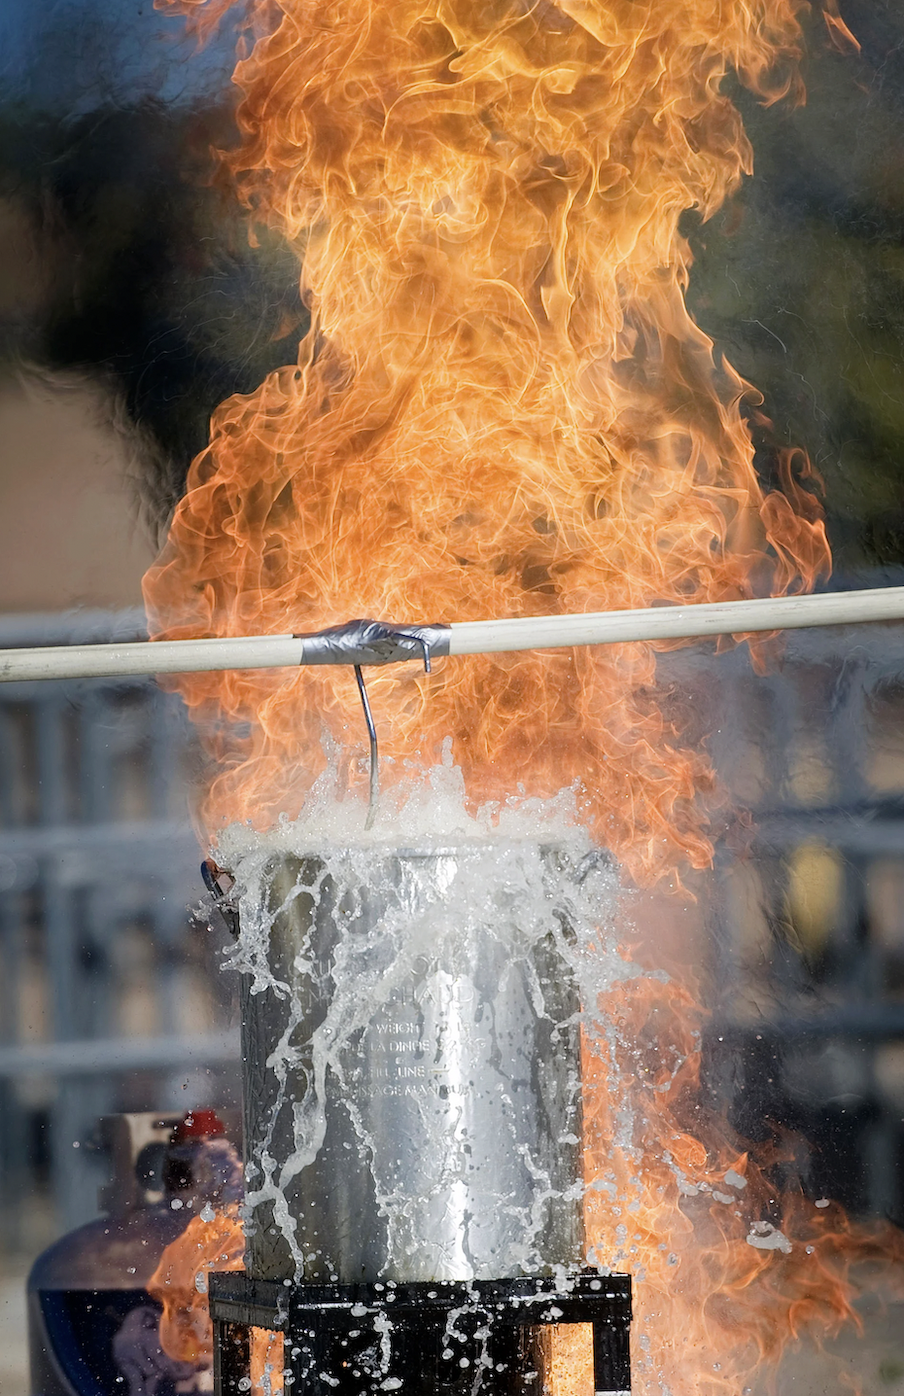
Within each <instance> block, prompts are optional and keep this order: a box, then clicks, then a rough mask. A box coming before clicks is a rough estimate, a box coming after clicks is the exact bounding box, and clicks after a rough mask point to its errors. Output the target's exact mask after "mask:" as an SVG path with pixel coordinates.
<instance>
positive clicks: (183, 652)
mask: <svg viewBox="0 0 904 1396" xmlns="http://www.w3.org/2000/svg"><path fill="white" fill-rule="evenodd" d="M303 649H304V646H303V643H302V641H301V640H298V639H296V638H295V636H294V635H245V636H242V637H241V638H239V639H225V640H160V641H157V642H151V641H149V640H135V641H133V642H131V643H129V644H124V645H49V646H42V647H41V648H40V649H15V650H0V682H10V681H13V680H14V681H18V682H28V681H30V680H33V679H114V678H123V677H125V676H126V675H131V674H191V673H201V672H202V671H204V670H210V669H278V668H281V667H285V666H287V665H290V666H293V667H296V668H297V666H298V665H299V664H300V663H301V662H302V653H303Z"/></svg>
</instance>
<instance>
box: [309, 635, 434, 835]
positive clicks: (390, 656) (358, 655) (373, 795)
mask: <svg viewBox="0 0 904 1396" xmlns="http://www.w3.org/2000/svg"><path fill="white" fill-rule="evenodd" d="M365 627H366V629H367V631H368V632H370V633H369V634H368V633H366V632H365ZM432 629H434V627H428V626H419V627H417V628H416V629H414V628H412V629H404V628H403V627H401V626H394V625H383V624H382V623H381V622H378V621H351V622H350V624H349V625H346V626H338V627H337V628H336V630H334V631H333V632H332V634H331V637H330V644H331V647H332V649H333V652H334V653H335V650H336V647H337V646H338V648H339V649H340V650H342V649H343V648H344V649H345V652H346V653H347V655H348V658H349V659H352V660H353V662H354V669H355V682H356V683H357V685H358V693H359V694H360V696H361V706H362V708H363V709H364V721H365V723H366V724H367V738H368V744H369V748H370V789H369V793H368V800H367V818H366V819H365V821H364V828H365V829H368V830H369V829H372V828H373V826H374V821H375V820H376V817H377V806H378V804H379V800H380V749H379V745H378V742H377V728H376V724H375V723H374V715H373V712H372V710H371V706H370V699H369V698H368V696H367V689H366V687H365V685H364V674H363V673H362V670H361V665H362V664H368V663H369V664H391V663H397V662H398V660H399V659H412V658H413V657H414V655H413V654H412V651H413V650H414V649H420V651H421V655H422V657H423V661H424V673H425V674H429V673H430V649H431V634H430V631H431V630H432Z"/></svg>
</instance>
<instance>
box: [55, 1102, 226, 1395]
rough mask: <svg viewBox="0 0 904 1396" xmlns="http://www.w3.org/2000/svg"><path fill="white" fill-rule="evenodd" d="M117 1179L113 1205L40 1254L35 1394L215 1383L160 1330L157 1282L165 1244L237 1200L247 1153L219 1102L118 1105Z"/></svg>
mask: <svg viewBox="0 0 904 1396" xmlns="http://www.w3.org/2000/svg"><path fill="white" fill-rule="evenodd" d="M101 1125H102V1129H103V1132H104V1134H105V1135H106V1138H107V1142H108V1143H109V1144H110V1146H111V1148H112V1154H113V1160H114V1180H113V1184H112V1186H111V1187H110V1188H109V1189H105V1190H103V1194H102V1200H101V1205H102V1206H103V1205H106V1206H107V1207H108V1208H109V1214H108V1215H107V1216H104V1217H100V1218H98V1220H97V1221H93V1222H89V1223H88V1224H87V1225H86V1226H80V1227H79V1228H78V1229H77V1230H75V1231H71V1232H69V1234H68V1235H67V1236H63V1237H62V1238H61V1239H60V1240H59V1241H56V1242H55V1243H54V1244H53V1245H52V1246H50V1247H49V1248H48V1249H47V1250H46V1251H44V1252H43V1254H42V1255H40V1256H38V1258H37V1260H36V1261H35V1263H34V1265H33V1266H32V1270H31V1274H30V1275H29V1277H28V1340H29V1355H30V1365H31V1393H32V1396H190V1394H191V1393H198V1392H208V1391H211V1390H212V1389H213V1380H212V1373H211V1371H210V1368H209V1367H206V1366H204V1367H202V1366H197V1365H195V1364H192V1363H187V1362H179V1361H176V1360H175V1359H174V1358H171V1357H169V1356H168V1355H167V1353H165V1352H164V1351H163V1349H162V1348H161V1346H160V1341H159V1332H158V1330H159V1322H160V1314H161V1309H160V1306H159V1304H157V1303H156V1302H155V1300H153V1299H152V1298H151V1296H150V1295H149V1294H148V1292H147V1288H146V1286H147V1282H148V1280H149V1279H150V1277H151V1275H152V1274H153V1272H154V1270H155V1269H156V1267H157V1264H158V1262H159V1260H160V1257H161V1255H162V1253H163V1251H164V1249H165V1248H166V1247H167V1246H168V1245H169V1244H170V1242H171V1241H174V1240H175V1239H176V1237H177V1236H179V1235H181V1233H182V1232H183V1231H184V1230H185V1228H186V1226H187V1225H188V1223H189V1222H190V1221H191V1219H192V1217H193V1216H194V1215H195V1214H196V1212H198V1211H199V1210H200V1209H201V1208H203V1207H204V1206H205V1205H207V1204H210V1205H213V1206H214V1207H216V1206H219V1205H223V1204H225V1203H227V1202H234V1201H237V1200H238V1199H239V1198H240V1197H241V1193H242V1172H241V1162H240V1160H239V1157H238V1154H237V1152H236V1150H235V1148H234V1147H233V1145H232V1144H231V1143H230V1142H229V1141H228V1140H227V1139H226V1137H225V1127H224V1125H223V1122H222V1120H221V1119H220V1118H219V1116H218V1115H216V1114H215V1113H214V1112H213V1111H212V1110H197V1111H193V1112H192V1111H190V1112H188V1113H187V1114H186V1115H184V1116H182V1117H181V1118H180V1117H179V1116H172V1117H165V1116H160V1115H150V1114H132V1115H119V1116H106V1117H105V1118H104V1119H103V1120H102V1122H101Z"/></svg>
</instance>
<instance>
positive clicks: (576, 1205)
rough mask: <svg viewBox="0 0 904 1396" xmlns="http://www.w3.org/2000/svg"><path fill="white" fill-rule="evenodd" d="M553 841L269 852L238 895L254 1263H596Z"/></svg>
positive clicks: (560, 863)
mask: <svg viewBox="0 0 904 1396" xmlns="http://www.w3.org/2000/svg"><path fill="white" fill-rule="evenodd" d="M568 875H569V862H568V858H567V857H566V856H565V855H564V854H562V853H561V852H559V851H557V850H550V849H545V850H541V849H539V848H538V847H537V846H536V845H519V844H517V843H514V842H510V843H506V842H504V841H500V842H499V844H498V845H497V844H495V843H494V842H492V841H490V840H487V841H486V842H481V843H473V844H468V843H464V842H462V843H461V844H460V845H459V846H456V847H449V848H442V849H435V848H434V849H425V850H418V849H405V850H391V851H382V852H379V853H374V852H373V851H370V852H368V853H367V854H366V856H365V854H364V853H363V852H362V851H361V850H359V851H357V852H356V851H354V850H350V851H349V852H348V853H347V854H331V855H330V856H329V857H320V856H317V857H315V856H311V857H305V858H300V857H293V856H280V857H278V858H275V859H274V860H272V862H271V863H270V865H269V866H268V868H267V870H266V874H265V877H264V879H263V881H262V883H261V885H260V886H259V887H258V890H257V893H256V894H246V895H245V897H244V900H243V901H242V903H241V904H240V915H241V918H242V924H243V938H247V936H248V935H249V928H250V927H252V926H253V927H255V928H257V929H256V930H255V931H254V934H256V935H258V936H259V937H260V938H261V939H259V941H258V946H259V949H260V948H262V949H265V951H266V959H267V963H268V965H269V970H270V972H271V974H272V981H273V982H271V983H269V984H268V985H266V986H264V985H263V983H262V981H261V979H260V977H258V981H257V983H256V985H255V984H253V983H252V980H251V978H250V976H247V977H246V978H245V983H244V1001H243V1012H242V1032H243V1055H244V1061H245V1067H244V1070H245V1077H244V1096H245V1104H244V1108H245V1150H246V1176H247V1183H248V1209H249V1220H248V1230H249V1233H250V1234H249V1241H248V1252H247V1264H248V1268H249V1272H250V1273H251V1275H252V1276H254V1277H256V1278H269V1279H273V1278H278V1279H299V1280H300V1279H309V1280H313V1279H318V1280H324V1279H329V1278H336V1279H338V1280H340V1281H342V1282H346V1283H347V1282H352V1281H355V1280H364V1281H370V1282H373V1281H377V1280H393V1281H400V1282H402V1281H422V1280H469V1279H486V1278H499V1277H503V1276H514V1275H518V1274H524V1273H529V1274H530V1273H533V1274H541V1273H548V1272H549V1271H550V1270H551V1269H553V1268H554V1267H557V1266H561V1265H565V1266H571V1265H575V1264H579V1263H581V1258H582V1244H581V1243H582V1225H581V1210H582V1208H581V1190H582V1189H581V1177H582V1174H581V1158H580V1142H579V1141H580V1134H581V1129H580V1072H579V1027H578V1020H577V1013H578V1001H577V993H576V989H575V985H574V980H573V977H572V972H571V969H570V967H569V964H568V959H567V954H566V953H565V952H566V951H567V946H568V938H569V929H568V925H567V919H566V918H565V917H564V916H563V915H562V913H561V911H560V910H559V909H558V907H557V891H556V889H557V888H558V887H559V886H560V885H561V883H562V880H563V878H567V877H568Z"/></svg>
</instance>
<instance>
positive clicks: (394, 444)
mask: <svg viewBox="0 0 904 1396" xmlns="http://www.w3.org/2000/svg"><path fill="white" fill-rule="evenodd" d="M158 3H160V4H161V5H163V6H164V7H169V8H172V9H179V10H181V11H182V12H183V13H186V12H187V13H189V14H193V15H194V16H195V17H196V20H197V22H198V24H199V25H200V26H201V27H202V28H203V26H204V24H205V23H206V24H210V23H212V22H213V21H214V20H215V18H216V16H217V14H218V13H221V12H222V11H223V10H224V9H225V8H227V6H225V5H224V4H223V3H222V2H220V3H217V4H215V5H214V6H213V8H212V9H211V10H209V11H207V12H205V11H204V10H203V5H202V0H158ZM803 8H804V7H803V5H802V3H800V2H799V0H749V3H742V2H739V3H737V4H731V5H725V4H722V3H720V0H662V3H657V4H656V5H638V4H635V3H633V0H632V2H631V3H629V0H616V3H611V0H605V3H604V0H559V3H552V0H535V3H530V4H529V3H522V0H489V2H488V3H481V4H475V3H474V0H434V3H430V4H427V5H424V4H423V3H421V0H418V3H413V0H393V3H392V4H388V3H386V4H379V3H374V0H343V3H338V2H337V3H330V4H327V5H323V4H316V5H315V4H312V3H310V0H279V3H277V4H273V3H271V2H270V0H253V2H252V3H251V4H250V6H249V24H250V25H251V26H252V27H255V26H256V30H257V33H258V39H257V42H256V44H255V45H254V47H253V48H252V49H251V51H250V53H249V54H248V56H247V57H246V58H244V59H243V60H242V61H241V62H240V63H239V64H238V67H237V69H236V74H235V81H236V83H237V84H238V86H239V89H240V91H241V94H242V98H241V103H240V106H239V124H240V127H241V131H242V136H243V139H242V142H241V144H240V146H239V147H238V149H237V150H235V151H233V152H230V153H228V154H226V155H224V157H223V159H224V162H225V164H226V166H227V167H228V168H229V170H230V171H231V172H232V175H233V177H234V179H235V183H236V187H237V189H238V192H239V194H240V196H241V198H242V199H243V200H244V201H245V203H246V204H247V206H248V208H249V209H250V210H251V212H252V215H253V217H254V218H255V219H257V220H260V221H262V222H265V223H268V224H270V225H271V226H273V227H274V228H276V229H278V230H279V231H280V232H281V233H282V234H283V236H284V237H285V238H287V239H288V240H289V242H290V243H291V244H292V245H293V246H294V247H295V248H296V249H297V252H298V257H299V262H300V265H301V271H300V275H301V285H302V291H303V294H304V297H305V300H306V302H307V303H308V305H309V306H310V309H311V329H310V333H309V334H308V335H307V337H306V338H305V340H304V342H303V344H302V348H301V352H300V356H299V361H298V363H297V364H295V365H290V366H287V367H286V368H285V369H283V370H281V371H279V372H277V373H274V374H272V375H271V376H270V377H269V378H267V380H266V381H265V382H264V383H263V384H262V385H261V387H260V388H259V389H258V390H257V392H255V393H253V394H251V395H250V396H248V397H233V398H231V399H229V400H228V401H227V402H225V403H224V404H223V405H222V406H221V407H220V408H219V409H218V411H217V412H216V413H215V414H214V418H213V421H212V426H211V441H210V446H209V448H208V449H207V450H206V451H205V452H203V453H202V455H201V456H199V457H198V459H197V460H196V461H195V462H194V464H193V466H192V468H191V472H190V476H189V480H188V488H187V492H186V495H185V497H184V499H183V500H182V502H181V503H180V505H179V506H178V508H177V510H176V513H175V516H174V519H173V521H172V526H171V530H170V535H169V541H168V544H167V546H166V548H165V550H164V552H163V554H162V556H161V558H160V560H159V561H158V563H157V564H156V566H154V567H153V568H152V569H151V571H150V572H149V573H148V576H147V578H146V583H145V596H146V601H147V606H148V611H149V615H150V619H151V625H152V630H153V633H154V634H155V635H156V636H158V637H163V636H167V637H173V638H175V637H187V636H200V635H224V634H237V635H241V634H248V633H254V632H262V633H285V632H286V631H293V630H294V631H304V630H311V629H316V628H319V627H321V626H325V625H329V624H334V623H338V622H340V621H342V620H346V619H348V618H349V617H352V616H357V615H373V616H376V617H378V618H384V619H390V620H397V621H412V622H413V621H416V620H427V621H456V620H473V619H486V618H489V617H494V616H499V617H502V616H521V615H531V614H537V613H555V612H558V611H582V610H605V609H607V608H610V607H611V608H619V607H634V606H648V605H653V604H656V603H661V602H684V603H686V602H697V601H715V600H726V599H734V598H740V597H745V596H749V595H752V594H754V593H763V592H769V591H771V592H773V593H781V592H786V591H789V590H794V589H802V588H808V587H809V586H811V584H812V583H813V581H814V579H815V578H816V577H818V576H819V575H820V574H825V573H826V572H827V571H828V567H829V554H828V548H827V544H826V539H825V533H824V529H823V524H822V519H821V515H820V509H819V506H818V503H817V500H816V498H815V497H814V494H813V493H812V490H811V488H810V484H809V483H808V466H807V464H806V461H805V459H804V458H803V457H802V456H789V457H788V458H787V459H785V460H784V461H783V462H782V474H783V476H784V485H785V488H784V492H777V491H772V492H769V493H764V491H763V489H762V488H761V486H760V483H759V481H758V479H757V475H756V472H755V470H754V465H753V445H752V442H751V437H750V433H749V430H748V426H747V421H746V417H745V414H746V413H747V412H748V411H749V410H750V408H751V407H752V405H753V404H755V403H756V402H757V401H759V399H758V396H757V394H756V393H755V390H754V389H752V388H751V386H750V385H749V384H747V383H745V382H744V381H743V380H742V379H741V378H740V377H739V376H738V374H737V373H736V372H735V371H734V370H733V369H732V368H731V367H730V365H728V364H727V363H726V362H725V361H724V360H723V359H717V358H716V357H715V356H714V353H713V345H712V342H711V341H710V340H709V339H708V338H707V336H706V335H705V334H704V333H703V332H702V331H701V330H700V329H699V328H698V327H697V326H696V325H695V324H694V322H693V321H692V320H691V318H690V316H689V314H688V311H687V308H686V306H685V301H684V291H685V287H686V285H687V280H688V273H689V269H690V263H691V254H690V250H689V247H688V244H687V242H686V240H685V239H684V237H683V236H682V234H681V233H680V231H679V220H680V218H681V215H682V214H683V213H685V212H686V211H687V210H690V209H694V210H696V211H697V212H698V213H699V214H700V216H702V217H703V218H707V217H709V216H711V215H712V214H713V213H714V212H715V211H716V210H717V209H718V208H719V207H720V205H721V204H722V203H723V202H724V200H725V199H726V197H727V196H728V195H730V194H731V192H732V191H733V190H734V189H736V188H737V186H738V184H739V182H740V180H741V177H742V175H743V174H745V173H746V172H749V171H750V168H751V151H750V147H749V145H748V142H747V139H746V137H745V135H744V132H743V129H742V126H741V121H740V117H739V115H738V113H737V111H736V109H735V108H734V106H733V105H732V103H731V101H730V100H729V98H728V97H727V96H726V95H725V94H724V93H723V92H722V91H721V84H722V80H723V78H724V77H725V76H726V75H727V73H728V72H729V70H732V69H733V70H734V71H736V72H737V73H738V75H739V76H740V78H741V79H742V81H743V82H744V83H746V84H747V86H748V87H750V88H751V89H752V90H753V91H754V92H756V93H757V94H758V95H759V96H760V97H761V98H762V99H763V100H764V101H768V102H771V101H774V100H776V99H777V98H779V97H782V96H784V95H786V94H788V95H790V96H792V97H793V98H794V99H799V97H800V95H801V87H800V80H799V78H798V76H797V73H796V68H795V60H796V58H797V56H798V51H799V46H800V25H799V18H798V15H799V12H800V11H801V10H802V9H803ZM199 16H200V18H199ZM833 24H834V26H835V27H834V28H833V31H832V32H833V34H835V33H838V29H839V25H840V21H839V20H837V18H833ZM415 669H416V666H414V665H409V666H404V667H403V668H395V667H394V668H392V669H391V670H384V671H382V672H379V673H378V674H377V675H376V676H375V677H373V678H372V680H371V686H372V689H373V700H374V704H375V707H376V710H377V713H378V717H379V719H380V721H381V728H380V737H381V743H382V747H383V750H384V753H385V755H386V756H387V757H388V758H391V759H392V762H393V767H392V768H393V769H394V770H395V772H396V773H397V774H398V775H401V773H402V772H403V769H404V764H405V762H406V761H409V760H415V761H417V762H419V763H424V762H429V761H431V760H432V759H433V758H434V757H435V755H436V753H437V752H438V750H439V747H440V745H441V743H442V742H443V741H444V740H445V739H446V738H447V737H450V736H451V738H452V742H453V751H454V756H455V759H456V760H457V762H458V763H459V765H460V766H461V767H462V769H463V771H464V773H465V776H466V780H467V783H468V788H469V790H470V792H471V793H472V795H473V796H475V797H476V798H479V799H481V800H484V799H487V798H505V797H508V796H510V795H511V794H512V792H513V789H514V788H523V789H524V791H525V792H526V793H527V794H535V795H549V794H552V793H553V792H554V791H557V790H559V789H561V788H562V786H563V785H567V784H569V783H570V782H575V783H576V784H577V785H578V786H579V787H580V789H581V791H582V793H583V797H584V800H585V805H586V818H587V821H588V824H589V825H590V826H591V827H592V828H593V830H594V831H595V833H596V834H597V836H598V837H599V839H600V841H601V842H602V843H603V844H605V845H606V846H608V847H609V848H611V849H613V851H615V852H616V853H617V854H618V856H619V857H620V858H621V859H622V860H623V861H624V863H625V864H626V865H627V866H628V867H629V869H631V870H632V871H633V872H635V873H636V874H638V875H650V874H656V873H658V872H661V871H662V870H664V869H666V868H671V867H672V866H673V865H674V864H675V862H676V860H677V859H678V858H679V857H686V858H689V859H690V861H691V863H692V864H693V865H694V866H697V867H702V866H705V865H706V864H707V863H708V860H709V856H710V851H711V850H710V845H709V843H708V840H707V838H706V834H705V828H704V822H703V819H702V816H701V814H700V812H699V810H698V808H697V805H696V797H697V795H698V794H699V792H700V791H701V789H703V788H705V787H706V785H707V782H708V779H709V773H708V767H707V764H706V761H705V758H703V757H702V756H701V755H700V754H699V753H697V752H695V751H692V750H690V749H687V748H683V747H682V744H681V739H680V733H678V732H676V731H675V730H673V729H672V728H671V727H670V726H669V724H668V723H667V721H666V720H665V719H664V718H663V716H662V714H661V713H660V711H659V708H658V706H657V703H656V701H655V696H654V685H655V655H654V653H653V650H652V647H650V646H641V645H633V646H628V645H622V646H618V647H606V648H599V649H595V650H583V651H561V652H553V653H550V652H547V653H542V654H538V653H534V654H520V655H511V656H508V655H496V656H488V657H485V658H480V659H472V660H468V661H467V662H464V663H462V662H457V663H456V662H452V663H449V662H446V663H445V664H444V665H442V666H438V672H436V673H435V674H434V675H433V676H431V677H429V678H428V677H425V676H423V675H419V674H418V673H417V672H415ZM178 686H179V689H180V691H181V692H182V694H183V696H184V697H185V699H186V701H187V702H188V703H189V705H190V706H191V707H192V708H193V709H195V710H196V711H197V713H198V714H199V715H200V716H201V717H202V718H204V719H210V718H213V717H216V718H218V719H219V720H220V725H219V727H218V728H217V732H218V736H217V737H216V738H215V739H212V740H214V741H215V749H216V755H217V756H218V758H219V760H220V771H219V774H218V775H217V777H216V779H215V780H214V782H213V785H212V789H211V791H210V794H209V799H208V803H207V810H206V815H207V820H208V825H209V827H211V828H216V827H218V826H219V824H220V822H221V821H231V820H235V819H250V820H251V821H252V822H253V823H254V824H256V825H257V826H258V827H266V826H267V825H268V824H270V823H272V822H274V821H275V819H276V818H277V817H278V815H280V814H287V815H288V816H289V817H293V816H294V815H296V814H297V813H298V811H299V808H300V806H301V804H302V802H303V799H304V795H305V792H306V790H307V789H308V788H309V786H310V784H311V782H312V780H313V779H314V778H315V777H316V775H317V773H318V772H319V771H320V769H321V768H322V767H323V765H324V762H325V759H326V758H325V755H324V749H323V738H324V734H325V733H328V734H330V736H331V737H332V739H333V741H334V742H337V743H338V744H339V746H340V748H342V749H344V750H346V751H347V752H348V751H351V752H352V753H353V754H356V753H357V752H359V751H360V748H361V743H362V737H361V715H360V708H359V703H358V696H357V693H356V690H355V685H354V680H353V678H352V677H351V675H350V674H348V673H346V672H344V671H340V672H338V673H337V672H335V671H322V670H321V671H316V670H314V671H310V670H309V671H304V670H302V671H299V672H294V671H274V672H272V673H269V674H262V673H235V672H232V673H228V674H215V675H197V676H193V677H192V678H190V679H186V680H180V681H179V682H178ZM223 718H225V719H227V720H228V722H227V724H226V725H224V724H223V723H222V719H223ZM239 724H245V725H246V728H245V732H246V733H247V734H246V735H245V734H243V735H241V736H240V735H239V730H238V729H239ZM350 778H351V779H352V780H354V779H356V778H358V772H357V771H356V770H355V769H352V771H351V773H350Z"/></svg>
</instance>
